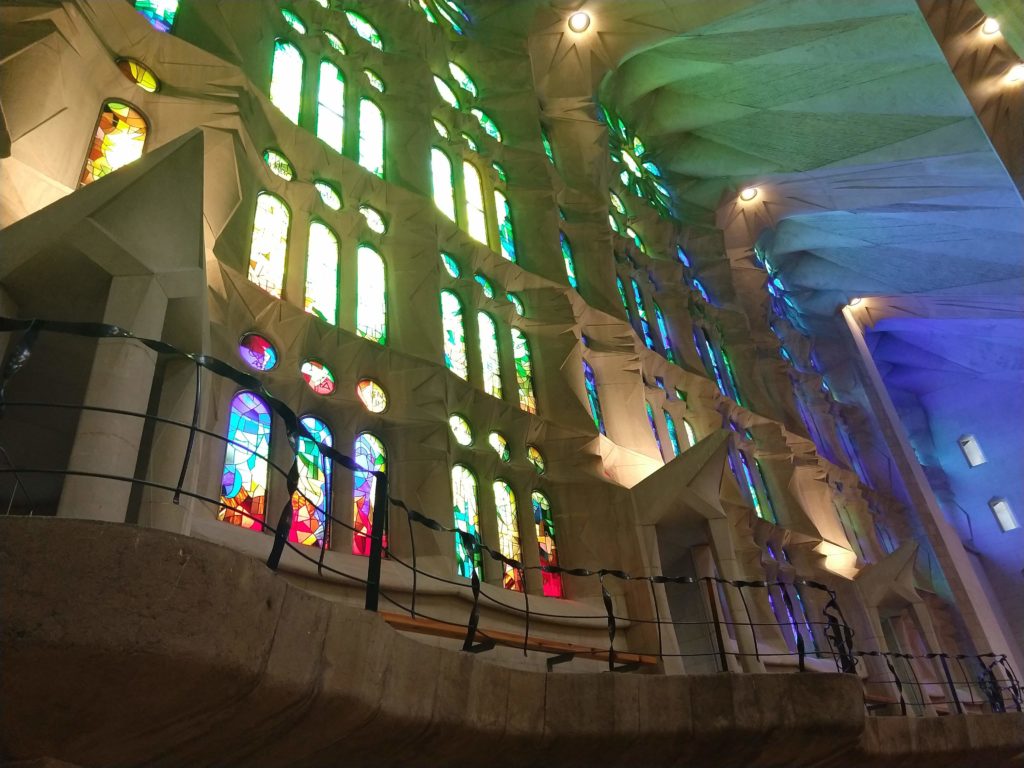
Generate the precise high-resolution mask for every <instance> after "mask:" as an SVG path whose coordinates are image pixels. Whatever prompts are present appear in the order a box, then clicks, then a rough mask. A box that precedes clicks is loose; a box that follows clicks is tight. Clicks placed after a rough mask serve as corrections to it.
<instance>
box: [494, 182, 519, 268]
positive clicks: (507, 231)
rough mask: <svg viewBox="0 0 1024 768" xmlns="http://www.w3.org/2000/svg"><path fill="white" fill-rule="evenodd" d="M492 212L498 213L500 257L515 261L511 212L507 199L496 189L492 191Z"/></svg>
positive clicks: (514, 240)
mask: <svg viewBox="0 0 1024 768" xmlns="http://www.w3.org/2000/svg"><path fill="white" fill-rule="evenodd" d="M494 210H495V211H497V213H498V239H499V240H500V241H501V255H502V256H504V257H505V258H506V259H508V260H509V261H515V260H516V238H515V233H514V232H513V230H512V210H511V209H510V208H509V205H508V199H507V198H506V197H505V195H504V194H502V193H501V192H500V191H498V190H497V189H496V190H494Z"/></svg>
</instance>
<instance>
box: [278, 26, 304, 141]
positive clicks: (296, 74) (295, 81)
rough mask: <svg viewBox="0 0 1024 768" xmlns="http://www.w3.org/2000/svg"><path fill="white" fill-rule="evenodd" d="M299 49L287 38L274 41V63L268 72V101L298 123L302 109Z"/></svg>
mask: <svg viewBox="0 0 1024 768" xmlns="http://www.w3.org/2000/svg"><path fill="white" fill-rule="evenodd" d="M303 65H304V62H303V58H302V54H301V53H299V49H298V48H296V47H295V46H294V45H292V44H291V43H289V42H288V41H287V40H275V41H274V63H273V66H272V68H271V72H270V101H271V102H272V103H273V105H274V106H275V107H277V108H278V109H280V110H281V111H282V112H284V115H285V117H287V118H288V119H289V120H291V121H292V122H293V123H295V124H296V125H298V124H299V112H300V111H301V110H302V68H303Z"/></svg>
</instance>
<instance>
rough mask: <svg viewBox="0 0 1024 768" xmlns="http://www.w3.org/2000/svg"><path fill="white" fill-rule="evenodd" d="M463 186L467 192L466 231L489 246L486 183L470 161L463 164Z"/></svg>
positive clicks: (464, 161)
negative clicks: (485, 197)
mask: <svg viewBox="0 0 1024 768" xmlns="http://www.w3.org/2000/svg"><path fill="white" fill-rule="evenodd" d="M462 184H463V187H464V189H465V192H466V231H468V232H469V235H470V237H472V238H473V239H474V240H478V241H479V242H481V243H483V244H484V245H487V217H486V215H485V214H484V183H483V180H482V179H481V178H480V171H478V170H477V169H476V166H475V165H473V164H472V163H471V162H469V161H468V160H463V162H462Z"/></svg>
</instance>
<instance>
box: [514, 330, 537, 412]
mask: <svg viewBox="0 0 1024 768" xmlns="http://www.w3.org/2000/svg"><path fill="white" fill-rule="evenodd" d="M512 356H513V357H514V358H515V361H516V386H517V388H518V389H519V407H520V408H522V409H523V410H524V411H526V412H527V413H536V412H537V396H536V395H534V393H533V360H532V359H531V357H530V344H529V342H528V341H527V340H526V334H525V333H523V332H522V331H521V330H519V329H518V328H513V329H512Z"/></svg>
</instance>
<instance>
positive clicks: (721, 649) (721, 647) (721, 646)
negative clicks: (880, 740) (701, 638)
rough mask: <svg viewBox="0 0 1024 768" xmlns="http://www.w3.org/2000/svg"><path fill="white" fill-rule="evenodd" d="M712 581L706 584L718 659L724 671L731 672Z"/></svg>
mask: <svg viewBox="0 0 1024 768" xmlns="http://www.w3.org/2000/svg"><path fill="white" fill-rule="evenodd" d="M711 582H712V580H711V579H705V581H704V584H705V585H706V586H707V588H708V603H709V604H710V606H711V620H712V621H714V623H715V639H716V640H717V641H718V659H719V661H720V662H721V664H722V671H723V672H728V671H729V662H728V661H727V660H726V658H725V643H724V642H723V641H722V627H721V625H720V624H719V623H718V603H717V601H716V599H715V588H714V587H713V586H711Z"/></svg>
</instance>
